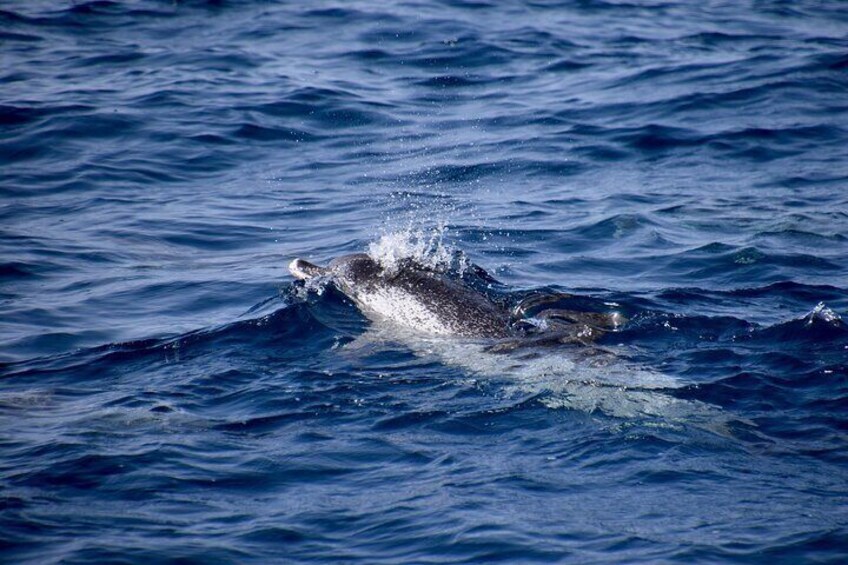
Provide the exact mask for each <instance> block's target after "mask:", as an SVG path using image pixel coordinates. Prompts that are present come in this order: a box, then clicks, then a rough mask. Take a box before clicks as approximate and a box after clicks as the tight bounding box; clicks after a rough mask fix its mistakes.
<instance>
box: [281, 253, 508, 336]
mask: <svg viewBox="0 0 848 565" xmlns="http://www.w3.org/2000/svg"><path fill="white" fill-rule="evenodd" d="M289 271H290V272H291V274H292V275H293V276H294V277H295V278H298V279H301V280H307V279H311V278H314V277H319V276H324V277H327V278H329V279H330V280H332V281H333V282H334V283H335V285H336V286H337V287H338V288H339V290H341V291H342V292H343V293H344V294H345V295H346V296H347V297H348V298H350V299H351V300H353V302H354V303H355V304H356V305H357V306H358V307H359V308H360V310H362V313H363V314H365V316H366V317H368V318H369V319H372V320H390V321H392V322H394V323H396V324H399V325H401V326H404V327H406V328H409V329H412V330H416V331H419V332H423V333H427V334H431V335H444V336H461V337H479V338H505V337H508V336H510V335H512V333H513V332H512V329H511V327H510V315H509V312H508V311H506V310H504V309H503V308H502V307H500V306H498V305H496V304H495V303H494V302H492V301H491V300H489V298H488V297H486V296H485V295H483V294H482V293H480V292H478V291H476V290H475V289H473V288H471V287H470V286H469V285H468V284H466V283H464V282H463V281H462V280H460V279H457V278H451V277H448V276H447V275H445V274H444V273H439V272H436V271H434V270H432V269H428V268H426V267H424V266H422V265H420V264H417V263H415V262H412V261H409V262H407V263H405V264H404V265H403V266H402V268H400V269H398V270H397V271H396V272H388V271H387V270H385V269H383V267H382V266H381V265H380V264H379V263H378V262H377V261H375V260H374V259H372V258H371V257H370V256H368V255H366V254H365V253H356V254H353V255H344V256H342V257H338V258H336V259H334V260H333V261H331V262H330V264H329V265H328V266H326V267H320V266H318V265H314V264H312V263H310V262H308V261H304V260H303V259H295V260H294V261H292V262H291V263H290V264H289Z"/></svg>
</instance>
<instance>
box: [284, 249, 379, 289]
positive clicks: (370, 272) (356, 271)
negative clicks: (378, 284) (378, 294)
mask: <svg viewBox="0 0 848 565" xmlns="http://www.w3.org/2000/svg"><path fill="white" fill-rule="evenodd" d="M289 271H290V272H291V274H292V276H294V277H295V278H296V279H300V280H308V279H311V278H315V277H318V276H330V277H332V278H333V280H335V281H336V282H337V283H341V284H342V285H343V286H346V287H355V286H359V285H363V284H369V283H372V282H373V281H374V280H376V279H377V278H378V277H380V275H381V274H382V272H383V269H382V268H381V267H380V265H379V264H378V263H377V262H376V261H375V260H374V259H372V258H371V257H369V256H368V255H366V254H365V253H354V254H352V255H342V256H341V257H336V258H335V259H333V260H332V261H330V264H329V265H327V266H326V267H321V266H319V265H315V264H313V263H310V262H309V261H304V260H303V259H295V260H294V261H292V262H291V263H289Z"/></svg>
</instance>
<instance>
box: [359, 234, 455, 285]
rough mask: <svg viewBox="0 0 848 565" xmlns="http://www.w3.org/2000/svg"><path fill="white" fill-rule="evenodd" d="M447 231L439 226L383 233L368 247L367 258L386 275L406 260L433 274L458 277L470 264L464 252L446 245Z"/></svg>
mask: <svg viewBox="0 0 848 565" xmlns="http://www.w3.org/2000/svg"><path fill="white" fill-rule="evenodd" d="M447 231H448V228H447V227H446V226H445V225H444V224H440V225H438V226H436V227H434V228H430V229H425V228H407V229H404V230H400V231H393V232H388V233H384V234H383V235H382V236H381V237H380V239H378V240H377V241H374V242H372V243H371V244H369V245H368V255H370V256H371V258H372V259H374V260H375V261H377V263H379V264H380V266H382V267H383V269H384V270H385V271H386V273H388V274H394V273H397V272H398V271H399V270H400V269H401V268H402V267H403V266H404V264H405V263H406V262H407V261H409V260H412V261H414V262H415V263H417V264H419V265H422V266H424V267H426V268H428V269H432V270H434V271H438V272H448V271H453V272H457V273H460V274H461V273H462V272H464V271H465V269H467V268H468V266H469V262H468V259H467V257H466V256H465V254H464V253H462V252H461V251H459V250H457V249H456V248H454V247H453V246H452V245H450V243H448V242H447V239H446V235H447Z"/></svg>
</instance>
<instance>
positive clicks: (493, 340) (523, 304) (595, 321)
mask: <svg viewBox="0 0 848 565" xmlns="http://www.w3.org/2000/svg"><path fill="white" fill-rule="evenodd" d="M289 271H290V272H291V274H292V275H293V276H294V277H295V278H296V279H299V280H304V281H308V280H311V279H325V280H327V281H329V282H332V283H333V284H334V285H335V286H336V287H337V288H338V289H339V290H340V291H341V292H342V293H343V294H345V295H346V296H347V297H348V298H350V299H351V301H353V302H354V304H356V306H357V307H358V308H359V309H360V310H361V311H362V313H363V314H364V315H365V316H366V317H367V318H368V319H370V320H372V321H373V322H383V323H380V324H376V325H375V328H374V330H373V331H374V333H375V335H373V336H370V337H369V338H368V339H366V340H364V342H365V343H366V344H367V343H373V341H372V340H374V339H376V342H379V341H382V340H383V339H385V337H386V336H388V339H389V341H393V340H394V339H400V341H401V342H402V343H407V344H409V346H410V348H411V349H412V350H413V351H414V352H416V354H418V355H422V356H429V355H435V356H436V357H437V358H439V359H440V360H441V361H442V362H444V363H446V364H448V365H454V366H458V367H462V368H463V369H464V370H466V371H468V373H469V374H471V375H475V376H479V377H485V378H502V377H503V376H504V375H509V376H510V379H511V381H512V382H513V383H514V384H512V385H507V387H506V391H507V392H508V393H510V394H513V393H514V394H520V395H522V396H526V395H528V394H529V395H540V402H541V403H542V404H543V405H545V406H548V407H550V408H571V409H577V410H582V411H586V412H589V413H592V412H596V411H600V412H603V413H605V414H608V415H611V416H616V417H623V418H633V417H651V418H654V417H662V418H667V419H668V420H669V421H671V422H677V421H684V422H689V423H693V424H695V425H700V426H702V427H704V428H705V429H708V430H710V431H713V432H716V433H719V434H721V435H728V434H729V432H728V430H727V425H728V423H729V421H730V420H728V419H727V418H725V417H723V416H722V415H721V413H720V410H719V409H718V408H716V407H714V406H712V405H709V404H705V403H703V402H700V401H695V400H686V399H680V398H676V397H675V396H673V395H671V394H669V393H668V391H669V390H670V389H675V388H679V387H680V386H682V384H681V383H679V382H678V381H677V379H675V378H673V377H670V376H667V375H664V374H662V373H657V372H655V371H652V370H650V369H643V368H640V367H638V366H633V365H631V364H629V363H628V362H627V361H626V359H621V358H620V357H619V355H618V354H617V352H614V351H610V350H608V349H606V348H604V347H599V346H598V345H597V344H595V343H594V342H595V340H596V339H597V338H598V337H600V336H602V335H604V334H605V333H606V332H607V331H610V330H614V329H616V328H618V327H619V326H620V325H621V324H623V323H624V322H626V320H625V319H624V318H623V317H621V315H620V314H618V313H615V312H612V313H605V312H592V311H583V310H577V309H575V310H570V309H561V308H556V306H558V305H562V304H563V303H564V304H567V305H571V304H578V305H579V304H580V303H581V299H580V298H579V297H574V296H571V295H568V294H563V293H550V292H530V293H529V294H526V295H525V296H524V298H522V299H521V300H519V301H518V304H516V305H514V306H512V305H510V304H509V301H508V300H496V299H493V298H492V297H491V296H489V295H488V293H485V292H482V291H481V290H479V289H478V288H476V287H475V285H473V284H472V281H477V282H482V283H484V284H491V285H493V286H495V285H498V284H499V283H498V282H497V281H496V280H495V279H493V278H491V277H490V276H489V275H488V273H486V272H485V271H484V270H483V269H480V268H479V267H476V266H473V265H472V266H471V272H470V275H471V276H458V275H457V274H456V273H449V272H443V271H441V270H438V269H433V268H430V267H427V266H425V265H422V264H420V263H418V262H417V261H415V260H412V259H407V260H404V261H402V262H401V263H400V264H399V265H398V266H397V268H392V269H386V268H384V266H383V265H381V264H380V263H379V262H378V261H376V260H375V259H373V258H372V257H371V256H369V255H367V254H365V253H355V254H352V255H344V256H341V257H338V258H336V259H334V260H332V261H331V262H330V263H329V264H328V265H327V266H326V267H322V266H319V265H315V264H313V263H310V262H309V261H305V260H304V259H294V260H293V261H292V262H291V263H290V264H289ZM399 329H400V330H407V331H397V330H399ZM387 330H388V331H387ZM408 330H411V333H410V332H409V331H408ZM450 337H459V338H469V339H445V338H450ZM563 344H565V345H573V346H576V348H570V350H569V354H568V355H562V354H561V353H562V351H561V348H560V347H556V346H559V345H563ZM549 346H554V347H549ZM354 351H355V349H354Z"/></svg>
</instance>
